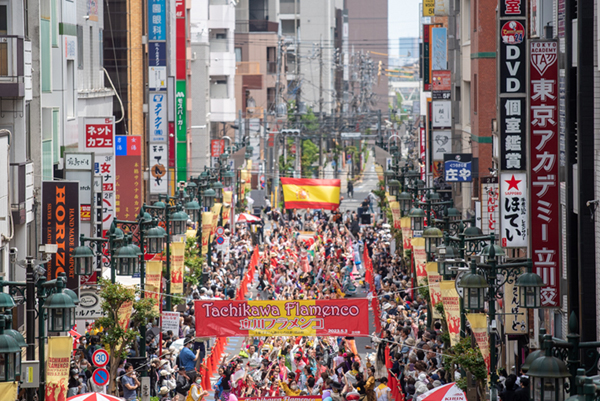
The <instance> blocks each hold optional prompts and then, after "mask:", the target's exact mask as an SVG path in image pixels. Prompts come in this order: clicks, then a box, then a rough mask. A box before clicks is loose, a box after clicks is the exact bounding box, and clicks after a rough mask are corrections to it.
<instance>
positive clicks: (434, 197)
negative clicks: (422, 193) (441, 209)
mask: <svg viewBox="0 0 600 401" xmlns="http://www.w3.org/2000/svg"><path fill="white" fill-rule="evenodd" d="M427 200H428V201H430V202H431V204H432V205H435V204H436V203H439V202H441V200H442V198H441V197H440V194H438V193H437V192H435V191H428V192H427Z"/></svg>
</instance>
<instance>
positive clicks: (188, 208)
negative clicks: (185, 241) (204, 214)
mask: <svg viewBox="0 0 600 401" xmlns="http://www.w3.org/2000/svg"><path fill="white" fill-rule="evenodd" d="M185 212H186V213H187V215H188V216H189V217H190V220H192V221H193V222H197V221H198V217H199V216H200V204H199V203H198V202H197V201H195V200H194V201H191V202H187V203H186V204H185Z"/></svg>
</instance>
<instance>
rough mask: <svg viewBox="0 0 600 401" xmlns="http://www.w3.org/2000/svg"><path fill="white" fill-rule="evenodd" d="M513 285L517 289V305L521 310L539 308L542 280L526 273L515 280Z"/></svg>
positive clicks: (531, 273) (529, 272)
mask: <svg viewBox="0 0 600 401" xmlns="http://www.w3.org/2000/svg"><path fill="white" fill-rule="evenodd" d="M515 285H516V286H517V287H518V288H519V305H520V306H522V307H523V308H539V307H540V306H541V302H542V301H541V299H542V297H541V290H542V287H544V280H542V278H541V277H540V276H539V275H537V274H535V273H533V272H531V271H528V272H527V273H523V274H521V275H520V276H519V278H518V279H517V282H516V283H515Z"/></svg>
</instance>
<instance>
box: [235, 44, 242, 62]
mask: <svg viewBox="0 0 600 401" xmlns="http://www.w3.org/2000/svg"><path fill="white" fill-rule="evenodd" d="M241 61H242V48H241V47H236V48H235V62H236V63H240V62H241Z"/></svg>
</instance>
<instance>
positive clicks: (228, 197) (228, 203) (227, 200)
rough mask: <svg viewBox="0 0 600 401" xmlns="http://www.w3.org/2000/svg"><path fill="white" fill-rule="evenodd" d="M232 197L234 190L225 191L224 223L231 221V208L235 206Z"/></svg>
mask: <svg viewBox="0 0 600 401" xmlns="http://www.w3.org/2000/svg"><path fill="white" fill-rule="evenodd" d="M232 199H233V192H231V191H223V224H225V223H226V222H227V221H229V217H230V213H231V208H232V207H233V205H232V204H231V200H232Z"/></svg>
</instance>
